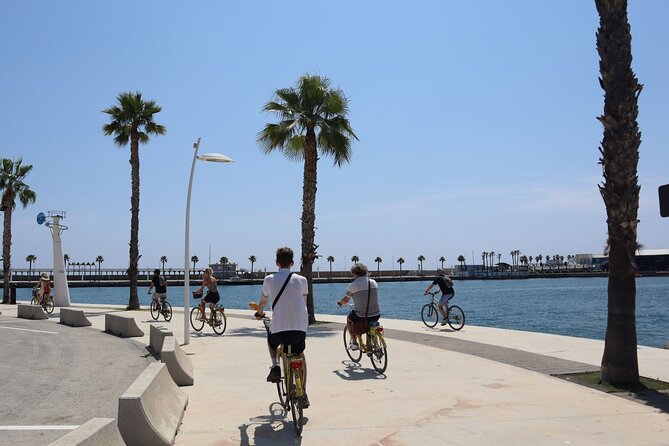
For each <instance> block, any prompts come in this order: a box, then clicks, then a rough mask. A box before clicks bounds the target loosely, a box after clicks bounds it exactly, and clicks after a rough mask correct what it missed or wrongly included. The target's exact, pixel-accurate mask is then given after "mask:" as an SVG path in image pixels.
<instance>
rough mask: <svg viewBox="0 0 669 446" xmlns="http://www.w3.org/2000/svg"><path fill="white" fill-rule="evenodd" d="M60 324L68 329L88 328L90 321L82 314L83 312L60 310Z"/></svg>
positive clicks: (70, 309)
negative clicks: (68, 327) (67, 326)
mask: <svg viewBox="0 0 669 446" xmlns="http://www.w3.org/2000/svg"><path fill="white" fill-rule="evenodd" d="M60 323H61V324H63V325H69V326H70V327H90V326H91V321H89V320H88V318H87V317H86V315H85V314H84V310H74V309H72V308H61V309H60Z"/></svg>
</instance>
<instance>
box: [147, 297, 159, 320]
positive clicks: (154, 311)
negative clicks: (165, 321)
mask: <svg viewBox="0 0 669 446" xmlns="http://www.w3.org/2000/svg"><path fill="white" fill-rule="evenodd" d="M149 309H150V310H151V318H152V319H153V320H154V321H157V320H158V316H160V304H159V303H158V301H156V300H153V299H151V305H150V306H149Z"/></svg>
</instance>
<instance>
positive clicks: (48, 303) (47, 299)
mask: <svg viewBox="0 0 669 446" xmlns="http://www.w3.org/2000/svg"><path fill="white" fill-rule="evenodd" d="M30 305H40V306H41V307H42V309H43V310H44V311H45V312H46V313H47V314H51V313H53V297H51V294H47V295H46V296H44V297H42V302H40V301H39V297H37V293H36V291H35V290H33V298H32V299H31V300H30Z"/></svg>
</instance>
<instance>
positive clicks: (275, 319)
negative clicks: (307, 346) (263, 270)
mask: <svg viewBox="0 0 669 446" xmlns="http://www.w3.org/2000/svg"><path fill="white" fill-rule="evenodd" d="M289 273H290V269H288V268H281V269H280V270H279V272H277V273H275V274H271V275H269V276H267V277H265V280H263V282H262V293H263V294H264V295H265V296H267V303H268V304H269V306H270V308H271V307H272V303H273V302H274V299H275V298H276V295H277V294H279V291H280V290H281V287H282V286H283V284H284V283H285V282H286V278H287V277H288V274H289ZM307 293H308V288H307V279H306V278H305V277H302V276H300V275H299V274H295V273H293V275H292V276H291V277H290V281H289V282H288V284H287V285H286V288H285V289H284V290H283V293H282V294H281V297H280V298H279V301H278V302H277V303H276V307H274V311H273V312H272V324H271V325H270V332H272V333H279V332H281V331H288V330H296V331H304V332H306V331H307V326H308V325H309V313H308V312H307V302H306V295H307Z"/></svg>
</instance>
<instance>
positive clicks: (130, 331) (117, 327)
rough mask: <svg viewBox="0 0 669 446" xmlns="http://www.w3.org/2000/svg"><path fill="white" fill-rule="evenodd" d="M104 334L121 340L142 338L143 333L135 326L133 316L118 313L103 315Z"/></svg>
mask: <svg viewBox="0 0 669 446" xmlns="http://www.w3.org/2000/svg"><path fill="white" fill-rule="evenodd" d="M105 332H107V333H111V334H114V335H116V336H120V337H122V338H132V337H137V336H144V332H143V331H142V330H141V329H140V328H139V327H138V326H137V322H135V318H134V316H132V315H128V314H120V313H107V314H105Z"/></svg>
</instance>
